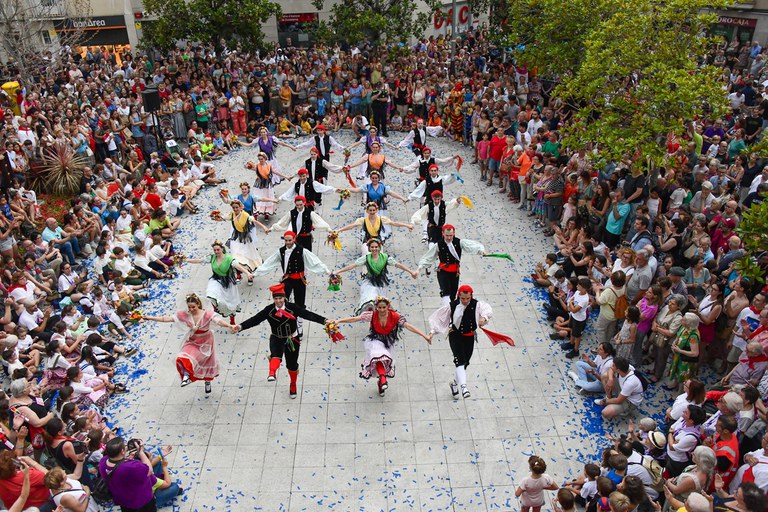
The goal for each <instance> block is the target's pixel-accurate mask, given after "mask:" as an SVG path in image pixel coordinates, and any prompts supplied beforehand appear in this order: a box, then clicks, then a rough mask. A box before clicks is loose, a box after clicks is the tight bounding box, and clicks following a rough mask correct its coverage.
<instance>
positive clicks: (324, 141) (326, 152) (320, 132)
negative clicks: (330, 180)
mask: <svg viewBox="0 0 768 512" xmlns="http://www.w3.org/2000/svg"><path fill="white" fill-rule="evenodd" d="M295 147H296V149H301V148H307V147H314V148H315V149H316V150H317V152H318V156H319V157H320V159H322V160H325V161H326V162H328V161H330V160H331V148H332V147H333V148H336V149H338V150H339V151H344V146H342V145H341V144H339V143H338V142H337V141H336V139H334V138H333V137H331V136H330V135H328V133H327V132H326V131H325V126H323V125H322V124H319V125H317V126H315V135H313V136H312V137H310V138H309V139H307V140H305V141H304V142H302V143H301V144H298V145H296V146H295ZM327 177H328V171H326V170H325V169H324V168H323V166H322V165H320V166H318V167H317V169H315V175H314V178H315V180H316V181H319V182H320V183H325V180H326V178H327Z"/></svg>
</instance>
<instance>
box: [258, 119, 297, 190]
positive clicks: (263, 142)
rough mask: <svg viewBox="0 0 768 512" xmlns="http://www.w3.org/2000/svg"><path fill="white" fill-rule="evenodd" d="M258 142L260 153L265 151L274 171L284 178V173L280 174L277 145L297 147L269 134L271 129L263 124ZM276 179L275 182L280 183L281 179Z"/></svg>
mask: <svg viewBox="0 0 768 512" xmlns="http://www.w3.org/2000/svg"><path fill="white" fill-rule="evenodd" d="M256 142H257V143H258V145H259V153H264V154H265V155H267V161H268V162H269V165H270V166H271V167H272V172H274V173H275V175H276V176H279V177H281V178H282V175H280V174H279V172H280V163H279V162H278V161H277V158H276V156H275V155H276V153H277V147H278V146H284V147H286V148H289V149H290V150H291V151H296V148H295V147H293V146H291V145H290V144H286V143H285V142H283V141H281V140H279V139H275V138H274V137H272V135H270V134H269V131H267V129H266V127H264V126H262V127H261V128H260V129H259V138H258V139H256ZM274 179H275V184H277V183H280V180H279V179H277V178H274Z"/></svg>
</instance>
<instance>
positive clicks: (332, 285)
mask: <svg viewBox="0 0 768 512" xmlns="http://www.w3.org/2000/svg"><path fill="white" fill-rule="evenodd" d="M328 289H329V290H330V291H332V292H337V291H339V290H341V276H340V275H339V274H331V275H330V276H329V277H328Z"/></svg>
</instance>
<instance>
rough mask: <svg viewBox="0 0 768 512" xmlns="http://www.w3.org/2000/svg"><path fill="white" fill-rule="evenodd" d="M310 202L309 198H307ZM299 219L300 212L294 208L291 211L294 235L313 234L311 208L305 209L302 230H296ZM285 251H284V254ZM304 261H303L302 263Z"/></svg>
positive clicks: (302, 213)
mask: <svg viewBox="0 0 768 512" xmlns="http://www.w3.org/2000/svg"><path fill="white" fill-rule="evenodd" d="M307 200H309V198H307ZM298 217H299V211H298V210H297V209H296V208H294V209H293V210H291V228H292V229H293V231H294V233H296V234H297V235H299V234H310V233H312V212H311V211H310V210H309V208H306V207H305V208H304V211H302V212H301V229H300V230H298V229H296V219H297V218H298ZM283 249H285V246H283ZM284 253H285V251H283V254H284ZM291 258H293V255H291ZM303 261H304V260H303V259H302V262H303ZM302 265H303V263H302Z"/></svg>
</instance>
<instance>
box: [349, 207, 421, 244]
mask: <svg viewBox="0 0 768 512" xmlns="http://www.w3.org/2000/svg"><path fill="white" fill-rule="evenodd" d="M365 213H366V215H365V216H363V217H360V218H359V219H357V220H356V221H355V222H353V223H352V224H347V225H346V226H344V227H342V228H339V229H337V230H336V233H337V234H338V233H343V232H344V231H348V230H350V229H353V228H363V247H362V252H363V254H368V245H367V244H368V240H370V239H371V238H378V239H379V240H381V241H382V242H384V241H386V238H387V237H388V236H389V232H387V237H385V236H384V226H395V227H398V228H408V230H409V231H413V224H406V223H404V222H398V221H396V220H392V219H390V218H389V217H386V216H383V215H379V206H378V205H377V204H376V203H374V202H370V203H368V204H367V205H365Z"/></svg>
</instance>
